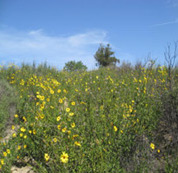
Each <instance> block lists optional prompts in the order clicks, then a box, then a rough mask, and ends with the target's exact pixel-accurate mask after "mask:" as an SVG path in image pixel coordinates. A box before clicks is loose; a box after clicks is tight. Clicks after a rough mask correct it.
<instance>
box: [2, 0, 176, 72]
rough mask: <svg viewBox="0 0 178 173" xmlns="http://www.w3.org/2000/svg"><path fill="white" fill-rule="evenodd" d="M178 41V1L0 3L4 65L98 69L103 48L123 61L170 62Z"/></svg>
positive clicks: (12, 0)
mask: <svg viewBox="0 0 178 173" xmlns="http://www.w3.org/2000/svg"><path fill="white" fill-rule="evenodd" d="M177 40H178V0H0V60H1V61H0V63H1V64H4V65H5V64H8V63H10V62H12V63H15V64H18V65H19V64H21V63H22V62H25V63H32V62H33V61H35V62H36V63H41V62H44V61H47V62H48V64H50V65H52V66H56V67H57V68H59V69H62V68H63V67H64V65H65V63H66V62H68V61H70V60H75V61H82V62H83V63H84V64H85V65H87V66H88V68H89V69H94V68H95V63H96V62H95V59H94V54H95V52H96V51H97V49H98V47H99V44H100V43H103V44H107V43H109V44H110V45H111V47H112V50H113V51H114V52H115V55H116V57H117V58H119V59H120V60H121V62H123V61H126V62H131V63H135V62H137V61H139V60H142V61H144V60H145V59H146V58H147V57H148V56H150V57H151V58H153V59H157V62H158V63H161V64H164V51H165V48H166V45H167V44H168V43H171V44H172V46H173V43H174V41H177Z"/></svg>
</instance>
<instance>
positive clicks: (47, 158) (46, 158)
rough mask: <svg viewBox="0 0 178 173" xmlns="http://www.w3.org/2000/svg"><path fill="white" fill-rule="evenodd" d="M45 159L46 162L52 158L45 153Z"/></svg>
mask: <svg viewBox="0 0 178 173" xmlns="http://www.w3.org/2000/svg"><path fill="white" fill-rule="evenodd" d="M44 158H45V160H46V161H48V160H49V158H50V157H49V155H48V154H47V153H45V154H44Z"/></svg>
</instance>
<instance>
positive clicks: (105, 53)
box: [94, 44, 120, 67]
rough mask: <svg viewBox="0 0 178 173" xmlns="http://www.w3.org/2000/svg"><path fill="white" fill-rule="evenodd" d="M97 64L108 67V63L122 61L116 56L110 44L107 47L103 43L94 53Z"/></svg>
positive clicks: (112, 63)
mask: <svg viewBox="0 0 178 173" xmlns="http://www.w3.org/2000/svg"><path fill="white" fill-rule="evenodd" d="M94 57H95V59H96V61H97V64H96V65H97V66H99V67H106V66H108V65H114V66H115V65H116V63H120V60H119V59H117V58H116V57H115V56H114V52H113V51H111V47H110V45H109V44H107V46H106V47H105V46H104V45H103V44H100V47H99V48H98V50H97V51H96V53H95V55H94Z"/></svg>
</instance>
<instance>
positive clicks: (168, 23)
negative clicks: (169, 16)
mask: <svg viewBox="0 0 178 173" xmlns="http://www.w3.org/2000/svg"><path fill="white" fill-rule="evenodd" d="M177 23H178V18H177V19H175V20H173V21H168V22H163V23H158V24H155V25H152V26H151V27H158V26H165V25H171V24H177Z"/></svg>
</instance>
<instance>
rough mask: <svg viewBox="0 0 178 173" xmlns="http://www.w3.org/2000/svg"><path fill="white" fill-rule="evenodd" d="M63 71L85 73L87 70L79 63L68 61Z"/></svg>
mask: <svg viewBox="0 0 178 173" xmlns="http://www.w3.org/2000/svg"><path fill="white" fill-rule="evenodd" d="M64 70H65V71H85V70H87V66H85V65H84V64H83V63H82V62H81V61H78V62H75V61H69V62H67V63H65V66H64Z"/></svg>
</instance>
